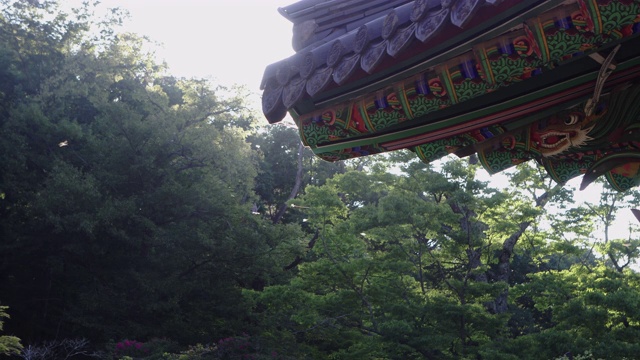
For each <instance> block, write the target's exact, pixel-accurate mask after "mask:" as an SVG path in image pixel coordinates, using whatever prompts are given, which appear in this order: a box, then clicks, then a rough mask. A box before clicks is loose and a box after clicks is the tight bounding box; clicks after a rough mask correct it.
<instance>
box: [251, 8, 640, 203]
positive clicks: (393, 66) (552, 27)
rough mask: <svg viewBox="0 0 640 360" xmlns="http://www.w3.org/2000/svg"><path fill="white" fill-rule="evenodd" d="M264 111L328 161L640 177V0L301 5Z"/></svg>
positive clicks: (616, 181) (271, 76)
mask: <svg viewBox="0 0 640 360" xmlns="http://www.w3.org/2000/svg"><path fill="white" fill-rule="evenodd" d="M279 11H280V13H281V14H282V15H283V16H284V17H285V18H287V19H288V20H290V21H291V22H292V23H293V47H294V49H295V50H296V54H295V55H293V56H291V57H289V58H287V59H283V60H281V61H279V62H277V63H274V64H271V65H269V66H268V67H267V68H266V70H265V74H264V78H263V81H262V88H263V91H264V93H263V97H262V106H263V112H264V114H265V116H266V118H267V119H268V120H269V122H271V123H276V122H279V121H281V120H282V119H283V118H284V117H285V115H286V114H287V112H288V113H290V114H291V115H292V117H293V119H294V121H295V122H296V125H297V127H298V128H299V130H300V137H301V139H302V141H303V143H304V144H305V145H306V146H308V147H310V148H311V149H312V150H313V152H314V153H315V154H316V155H317V156H319V157H321V158H323V159H325V160H328V161H338V160H344V159H350V158H353V157H358V156H366V155H372V154H378V153H382V152H387V151H393V150H399V149H409V150H411V151H413V152H414V153H415V154H416V156H418V157H419V158H420V159H422V160H423V161H425V162H430V161H433V160H436V159H438V158H440V157H442V156H445V155H447V154H450V153H454V154H456V155H458V156H460V157H465V156H469V155H472V154H477V156H478V159H479V161H480V162H481V163H482V165H483V166H484V167H485V168H486V169H487V170H488V171H489V172H490V173H496V172H499V171H502V170H504V169H507V168H509V167H511V166H514V165H516V164H518V163H521V162H524V161H528V160H531V159H533V160H535V161H537V162H539V163H540V164H542V165H543V166H544V167H545V168H546V170H547V172H548V173H549V174H550V176H551V177H552V178H553V179H554V180H556V181H557V182H560V183H564V182H566V181H567V180H569V179H571V178H574V177H576V176H581V175H583V180H582V186H581V187H582V188H585V187H586V186H587V185H588V184H589V183H591V182H592V181H594V180H595V179H596V178H598V177H599V176H605V177H606V179H607V180H608V182H609V183H610V184H611V185H612V186H613V187H614V188H616V189H618V190H621V191H623V190H626V189H629V188H630V187H633V186H636V185H637V184H638V182H640V38H639V35H638V33H640V0H598V1H596V0H413V1H408V0H302V1H299V2H297V3H295V4H292V5H290V6H287V7H283V8H280V9H279Z"/></svg>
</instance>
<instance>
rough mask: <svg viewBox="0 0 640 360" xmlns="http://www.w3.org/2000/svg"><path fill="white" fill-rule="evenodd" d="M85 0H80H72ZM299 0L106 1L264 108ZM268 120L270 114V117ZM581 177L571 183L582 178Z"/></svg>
mask: <svg viewBox="0 0 640 360" xmlns="http://www.w3.org/2000/svg"><path fill="white" fill-rule="evenodd" d="M72 1H80V0H72ZM295 1H296V0H102V4H101V6H102V7H108V8H113V7H120V8H124V9H127V10H128V11H129V12H130V14H131V19H130V20H129V21H128V22H127V23H126V25H125V26H126V27H125V29H126V31H130V32H135V33H138V34H140V35H147V36H149V37H150V38H151V39H152V40H154V41H157V42H160V43H161V44H162V47H161V48H159V49H158V51H157V54H158V56H159V58H160V59H163V60H165V61H166V62H167V63H168V65H169V68H170V73H171V74H172V75H175V76H181V77H196V78H209V77H211V78H213V79H214V80H215V81H216V83H218V84H221V85H226V86H231V85H234V84H238V85H245V86H246V87H247V88H248V90H249V91H250V92H251V93H252V94H253V99H252V103H253V104H255V107H256V111H257V113H258V114H260V113H261V112H260V102H259V101H260V100H259V99H260V97H259V96H260V94H261V91H260V90H259V86H260V81H261V79H262V75H263V72H264V69H265V67H266V66H267V65H269V64H271V63H274V62H276V61H279V60H282V59H284V58H286V57H288V56H290V55H292V54H293V49H292V48H291V28H292V24H291V22H289V21H288V20H287V19H285V18H284V17H282V16H281V15H280V14H279V13H278V7H283V6H287V5H290V4H292V3H294V2H295ZM265 122H266V120H265ZM504 181H505V180H504V177H500V176H494V177H492V178H491V182H492V186H496V187H502V186H504ZM579 181H580V180H578V179H574V181H572V183H575V184H574V186H575V185H577V184H579ZM593 188H594V185H591V186H590V187H589V188H588V189H587V190H585V191H583V192H577V193H576V196H577V197H578V198H579V199H584V198H590V201H595V202H597V198H598V197H599V192H598V191H597V190H596V189H593ZM619 217H620V218H621V219H620V221H619V222H618V225H617V226H616V228H617V229H615V230H618V231H616V234H615V235H614V236H619V237H624V238H626V236H628V230H626V229H625V228H628V224H629V223H630V222H632V223H634V224H635V223H636V222H635V219H633V218H632V216H631V212H630V211H629V210H627V209H624V210H622V211H621V213H619Z"/></svg>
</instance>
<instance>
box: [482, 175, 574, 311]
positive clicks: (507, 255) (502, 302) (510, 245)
mask: <svg viewBox="0 0 640 360" xmlns="http://www.w3.org/2000/svg"><path fill="white" fill-rule="evenodd" d="M561 187H562V186H561V185H556V186H554V187H553V188H552V189H550V190H548V191H546V192H545V193H544V194H542V195H540V196H539V197H538V198H536V207H537V208H540V209H542V208H544V207H545V205H547V203H548V202H549V199H550V198H551V195H552V194H553V193H555V192H556V191H557V190H558V189H559V188H561ZM532 223H533V220H529V221H523V222H521V223H520V224H519V225H518V230H517V231H516V232H514V233H513V234H511V236H509V237H508V238H507V239H506V240H505V241H504V243H502V250H501V251H500V255H499V256H498V271H497V272H496V274H495V277H494V281H503V282H505V284H507V286H506V288H505V290H504V291H503V292H502V293H501V294H500V295H498V297H497V298H496V299H495V300H494V301H493V304H492V305H491V306H490V311H492V312H495V313H496V314H502V313H505V312H506V311H507V305H508V304H507V298H508V296H509V286H508V284H509V275H510V273H511V257H512V256H513V249H514V248H515V246H516V243H517V242H518V240H519V239H520V237H521V236H522V234H524V232H525V231H526V230H527V228H529V226H530V225H531V224H532Z"/></svg>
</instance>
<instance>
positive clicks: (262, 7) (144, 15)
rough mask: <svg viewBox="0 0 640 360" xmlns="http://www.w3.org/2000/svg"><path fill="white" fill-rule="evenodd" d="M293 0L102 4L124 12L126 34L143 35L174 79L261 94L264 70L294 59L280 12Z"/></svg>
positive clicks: (121, 0)
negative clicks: (198, 80) (242, 87)
mask: <svg viewBox="0 0 640 360" xmlns="http://www.w3.org/2000/svg"><path fill="white" fill-rule="evenodd" d="M293 2H295V0H102V3H101V5H100V6H104V7H109V8H113V7H120V8H123V9H127V10H128V11H129V12H130V14H131V19H130V20H129V21H128V22H127V23H126V25H125V26H126V30H127V31H131V32H135V33H137V34H141V35H147V36H149V37H150V38H151V39H152V40H154V41H158V42H160V43H161V44H162V47H161V48H160V49H159V50H158V51H157V54H158V56H159V57H160V59H164V60H166V62H167V63H168V64H169V67H170V72H171V74H172V75H175V76H184V77H196V78H207V77H212V78H214V79H215V80H216V83H218V84H221V85H227V86H230V85H233V84H238V85H246V86H247V88H248V89H249V90H250V91H251V92H252V93H256V94H258V93H260V90H259V86H260V80H261V79H262V74H263V72H264V69H265V67H266V66H267V65H269V64H271V63H274V62H276V61H279V60H282V59H284V58H286V57H288V56H290V55H292V54H293V49H292V48H291V28H292V23H291V22H289V21H288V20H287V19H285V18H284V17H282V16H281V15H280V14H279V13H278V7H283V6H287V5H290V4H291V3H293Z"/></svg>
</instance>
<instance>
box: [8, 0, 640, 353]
mask: <svg viewBox="0 0 640 360" xmlns="http://www.w3.org/2000/svg"><path fill="white" fill-rule="evenodd" d="M0 5H1V6H2V8H1V13H0V79H1V81H0V134H1V135H2V136H0V153H1V154H2V161H1V162H0V236H1V239H2V241H1V242H0V301H1V303H0V304H1V305H2V306H0V331H2V335H0V354H4V355H9V354H14V355H15V356H19V357H22V358H24V359H59V358H86V357H94V358H105V359H125V358H147V359H160V358H163V359H260V358H265V359H301V358H314V359H560V358H567V359H568V358H575V359H579V358H580V359H591V358H594V359H595V358H602V359H623V358H629V359H631V358H635V357H636V354H638V353H640V340H638V339H640V336H639V335H640V313H639V312H638V309H640V276H639V275H638V273H636V272H635V271H633V266H634V261H635V260H636V259H637V258H638V255H639V254H640V240H638V239H637V238H635V237H634V236H633V234H634V232H633V231H630V232H629V237H628V238H625V239H617V238H614V237H612V236H610V230H611V227H612V224H613V220H614V218H615V215H616V212H617V211H618V209H621V208H624V209H625V210H626V208H628V207H630V206H636V205H638V204H637V201H638V199H639V198H640V197H638V196H637V194H636V193H634V192H629V193H625V194H618V193H613V192H611V191H609V190H608V189H604V190H603V192H602V197H601V200H600V201H599V202H598V203H594V204H587V205H580V204H574V203H573V202H572V193H571V192H570V191H569V189H567V188H565V187H563V186H561V185H556V184H554V183H553V182H552V181H551V180H550V179H548V178H546V177H545V176H544V174H545V173H544V172H542V171H539V170H538V169H537V168H536V167H534V166H531V165H529V166H526V165H523V166H521V167H519V168H518V169H517V170H515V171H513V172H511V173H510V186H509V187H507V188H505V189H494V188H491V187H490V186H489V185H488V184H487V183H485V182H483V181H480V180H479V177H478V175H477V172H478V171H479V169H478V166H477V165H474V164H472V163H473V161H468V160H452V159H451V160H449V161H447V162H444V163H441V164H438V165H426V164H422V163H420V162H417V161H415V160H413V157H412V156H410V154H403V153H399V154H395V155H393V156H392V157H389V158H383V157H378V158H365V159H361V160H359V161H354V162H351V163H338V164H329V163H326V162H322V161H319V160H317V159H316V158H314V157H313V156H312V154H311V153H310V152H309V151H308V150H306V149H304V148H303V147H302V146H301V145H300V143H299V139H298V135H297V133H296V131H295V130H293V129H290V128H287V127H281V126H273V127H269V128H262V127H260V126H258V125H257V124H256V121H255V120H256V119H255V118H254V116H253V115H252V113H251V111H250V110H249V109H248V108H247V106H248V105H247V104H246V103H244V102H243V98H244V96H243V95H244V94H243V93H242V90H238V89H235V90H229V89H221V88H216V87H215V86H214V84H211V83H210V82H208V81H205V80H199V79H181V78H175V77H172V76H170V75H168V72H167V69H165V67H164V66H163V65H160V64H158V63H156V62H155V60H154V58H153V54H150V53H146V52H145V51H144V50H143V49H145V48H146V47H145V46H144V45H145V40H144V39H143V38H140V37H139V36H137V35H134V34H117V33H116V32H115V31H114V29H117V25H118V23H119V22H120V21H121V16H122V14H121V13H120V12H119V11H117V10H114V11H113V13H112V14H111V17H109V18H106V19H102V20H100V21H98V19H96V18H95V17H93V15H92V9H93V8H92V7H91V5H89V4H87V5H85V6H84V7H82V8H80V9H76V10H70V11H69V12H68V13H65V12H64V11H63V10H61V9H60V8H59V4H57V3H56V2H55V1H28V2H26V1H18V2H15V3H14V2H11V1H8V0H2V1H1V3H0ZM398 164H400V165H398ZM550 207H553V208H554V209H555V211H549V208H550ZM8 315H11V318H9V317H8ZM3 325H4V326H3ZM20 340H21V341H20ZM21 343H22V344H21ZM23 346H24V347H23Z"/></svg>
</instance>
